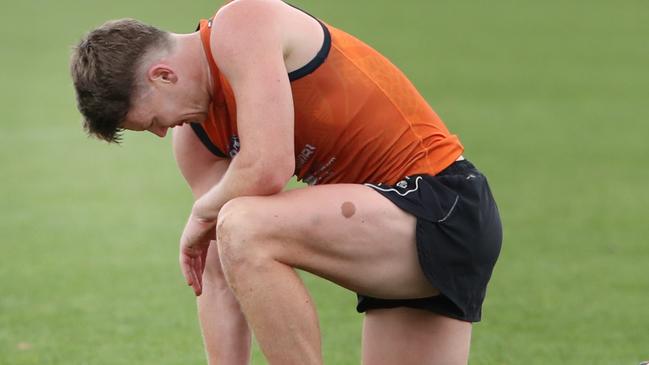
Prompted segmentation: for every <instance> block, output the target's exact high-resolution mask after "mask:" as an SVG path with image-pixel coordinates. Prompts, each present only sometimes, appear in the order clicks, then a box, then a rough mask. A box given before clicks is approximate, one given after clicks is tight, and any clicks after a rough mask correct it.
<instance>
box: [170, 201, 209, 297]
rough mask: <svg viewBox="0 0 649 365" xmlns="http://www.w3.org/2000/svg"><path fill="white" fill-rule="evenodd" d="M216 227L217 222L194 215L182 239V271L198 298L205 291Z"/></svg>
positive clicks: (191, 216) (190, 218) (190, 217)
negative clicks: (206, 266)
mask: <svg viewBox="0 0 649 365" xmlns="http://www.w3.org/2000/svg"><path fill="white" fill-rule="evenodd" d="M215 225H216V221H215V220H214V221H211V220H205V219H201V218H198V217H197V216H196V215H195V214H193V213H192V214H191V215H190V216H189V219H188V220H187V225H186V226H185V230H184V231H183V235H182V237H181V238H180V258H179V260H180V269H181V270H182V273H183V275H184V276H185V280H186V281H187V285H190V286H191V287H192V289H194V293H195V294H196V296H199V295H201V293H202V291H203V270H204V269H205V258H206V257H207V249H208V248H209V246H210V240H212V239H213V237H214V229H215Z"/></svg>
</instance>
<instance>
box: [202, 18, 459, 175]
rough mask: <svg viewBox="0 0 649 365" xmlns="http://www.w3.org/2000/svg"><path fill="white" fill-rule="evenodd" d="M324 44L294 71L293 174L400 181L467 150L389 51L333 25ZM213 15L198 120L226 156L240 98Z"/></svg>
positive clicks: (206, 139) (205, 25)
mask: <svg viewBox="0 0 649 365" xmlns="http://www.w3.org/2000/svg"><path fill="white" fill-rule="evenodd" d="M320 24H322V28H323V31H324V33H325V40H324V42H323V47H322V49H321V50H320V52H319V53H318V55H317V56H316V57H315V58H314V59H313V60H312V61H311V62H310V63H308V64H307V65H305V66H304V67H302V68H300V69H298V70H296V71H293V72H291V73H289V79H290V80H291V89H292V93H293V104H294V108H295V114H294V115H295V175H296V176H297V177H298V179H299V180H302V181H304V182H306V183H307V184H311V185H312V184H332V183H385V184H395V183H396V182H397V181H399V180H401V179H402V178H403V177H404V176H407V175H414V174H423V173H426V174H430V175H435V174H437V173H438V172H440V171H442V170H443V169H444V168H446V167H447V166H449V165H450V164H451V163H453V162H454V161H455V160H456V159H457V158H458V157H459V156H460V155H461V154H462V151H463V147H462V144H461V143H460V141H459V139H458V138H457V136H455V135H452V134H450V133H449V131H448V130H447V128H446V126H445V125H444V123H443V122H442V121H441V119H440V118H439V117H438V116H437V114H436V113H435V112H434V111H433V110H432V109H431V107H430V106H429V105H428V103H427V102H426V101H425V100H424V98H423V97H422V96H421V95H420V94H419V92H418V91H417V90H416V89H415V87H414V86H413V85H412V83H411V82H410V81H409V80H408V79H407V78H406V76H405V75H404V74H403V73H402V72H401V71H400V70H399V69H398V68H397V67H396V66H394V65H393V64H392V63H390V61H388V60H387V59H386V58H385V57H384V56H382V55H381V54H379V53H378V52H377V51H375V50H374V49H372V48H371V47H369V46H368V45H366V44H364V43H363V42H361V41H360V40H358V39H356V38H354V37H353V36H351V35H349V34H347V33H345V32H343V31H341V30H339V29H336V28H334V27H332V26H330V25H328V24H324V23H323V22H320ZM211 25H212V24H211V20H201V22H200V26H199V29H200V34H201V39H202V42H203V47H204V50H205V53H206V56H207V58H208V61H209V64H210V69H211V72H212V77H213V78H214V85H215V86H214V88H215V90H214V95H213V100H212V105H211V106H210V108H211V110H210V113H209V115H208V118H207V120H206V121H205V122H204V123H203V124H202V125H201V124H192V128H193V129H194V131H195V132H196V134H197V135H198V137H199V138H200V139H201V141H202V142H203V144H204V145H205V146H206V147H207V148H208V149H209V150H210V151H211V152H212V153H214V154H216V155H218V156H221V157H224V158H227V157H234V156H235V155H236V153H237V152H238V151H239V145H240V143H239V137H238V135H237V118H236V114H237V113H236V103H235V99H234V95H233V92H232V88H231V87H230V84H229V83H228V81H227V80H226V79H225V77H224V76H223V74H221V73H220V72H219V69H218V66H217V64H216V63H215V61H214V59H213V57H212V52H211V48H210V34H211Z"/></svg>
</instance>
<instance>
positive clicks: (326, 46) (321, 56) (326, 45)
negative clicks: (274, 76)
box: [285, 2, 331, 81]
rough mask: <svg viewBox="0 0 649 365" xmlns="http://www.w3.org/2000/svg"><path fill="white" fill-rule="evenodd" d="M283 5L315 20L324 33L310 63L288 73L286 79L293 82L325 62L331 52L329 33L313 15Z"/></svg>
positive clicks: (295, 7)
mask: <svg viewBox="0 0 649 365" xmlns="http://www.w3.org/2000/svg"><path fill="white" fill-rule="evenodd" d="M285 4H286V5H289V6H291V7H293V8H294V9H297V10H299V11H301V12H303V13H304V14H306V15H308V16H310V17H311V18H313V19H315V20H316V21H317V22H318V23H320V26H321V27H322V31H323V32H324V40H323V41H322V47H321V48H320V50H319V51H318V54H316V55H315V57H314V58H313V59H312V60H311V61H309V63H307V64H306V65H304V66H302V67H300V68H298V69H297V70H294V71H291V72H289V73H288V79H289V80H290V81H295V80H297V79H301V78H302V77H304V76H306V75H308V74H310V73H312V72H313V71H315V70H317V69H318V67H320V65H322V64H323V63H324V62H325V61H326V60H327V56H329V51H330V50H331V33H329V29H328V28H327V26H326V25H325V24H324V23H323V22H321V21H320V19H318V18H316V17H314V16H313V15H311V14H309V13H307V12H306V11H304V10H302V9H300V8H298V7H297V6H295V5H291V4H289V3H286V2H285Z"/></svg>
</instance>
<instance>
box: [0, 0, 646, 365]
mask: <svg viewBox="0 0 649 365" xmlns="http://www.w3.org/2000/svg"><path fill="white" fill-rule="evenodd" d="M294 4H295V5H298V6H300V7H302V8H304V9H306V10H308V11H309V12H311V13H313V14H314V15H316V16H319V17H321V18H322V19H324V20H326V21H328V22H329V23H331V24H333V25H335V26H338V27H341V28H342V29H345V30H347V31H348V32H350V33H352V34H354V35H356V36H358V37H359V38H361V39H363V40H365V41H366V42H367V43H369V44H371V45H372V46H374V47H375V48H377V49H378V50H380V51H381V52H383V53H384V54H385V55H387V56H388V57H389V58H390V59H392V60H393V61H394V63H396V64H397V65H398V66H400V67H401V68H402V69H403V70H404V72H405V73H406V74H407V75H408V76H410V77H411V79H412V80H413V81H414V83H415V84H416V85H417V86H418V87H419V88H420V90H421V92H422V93H423V94H424V95H425V96H426V98H427V99H428V100H429V101H430V103H431V104H432V105H433V107H434V108H435V109H436V110H437V112H438V113H439V114H440V115H441V116H442V118H443V119H444V120H445V121H446V123H447V125H448V126H449V128H450V129H451V130H452V131H453V132H454V133H456V134H458V135H459V136H460V137H461V139H462V141H463V142H464V144H465V146H466V153H465V155H466V156H467V157H468V158H469V159H470V160H472V161H473V162H474V163H476V164H477V165H478V167H480V168H481V169H482V170H483V171H484V172H485V173H486V174H487V175H488V176H489V178H490V183H491V185H492V188H493V190H494V193H495V194H496V197H497V199H498V201H499V204H500V209H501V214H502V218H503V221H504V224H505V241H504V246H503V252H502V256H501V258H500V262H499V264H498V265H497V267H496V271H495V273H494V277H493V280H492V284H491V287H490V291H489V294H488V297H487V300H486V302H485V306H484V319H483V322H481V323H480V324H477V325H476V326H475V327H474V337H473V347H472V353H471V363H472V364H478V365H479V364H523V363H524V364H615V365H618V364H637V363H638V362H639V361H641V360H649V330H648V329H649V305H647V301H648V296H649V275H647V274H646V271H647V265H646V262H647V258H648V257H649V244H648V243H649V242H648V241H649V238H648V237H649V224H648V222H649V210H648V208H647V207H648V206H649V193H647V191H646V190H647V186H648V185H647V181H649V169H648V167H649V164H648V163H647V159H648V157H649V143H647V139H648V137H649V123H647V115H648V114H649V102H648V100H647V97H648V96H649V71H648V68H647V64H648V61H649V22H648V21H647V14H649V3H648V2H646V1H641V0H623V1H619V2H612V1H605V0H595V1H572V2H564V1H558V0H549V1H544V2H531V1H514V0H494V1H489V2H487V1H471V2H468V1H451V0H441V1H401V2H396V1H387V0H375V1H371V2H368V1H358V2H345V1H342V0H329V1H326V2H325V1H315V0H299V1H294ZM217 6H218V3H214V2H207V1H198V2H189V3H182V4H181V3H178V2H171V1H150V0H143V1H139V2H133V1H123V0H115V1H111V2H87V1H73V0H61V1H58V2H46V1H37V0H26V1H21V2H19V1H11V2H9V1H7V2H3V4H2V12H0V47H1V48H0V49H1V56H0V105H1V106H2V112H3V113H2V120H1V122H0V125H1V126H2V131H1V132H0V167H1V171H2V172H1V174H0V184H1V185H0V209H1V210H0V232H2V235H1V236H0V364H3V365H4V364H8V365H9V364H11V365H13V364H20V365H23V364H111V365H112V364H135V363H137V364H200V363H203V362H204V360H203V358H204V357H203V351H202V344H201V338H200V333H199V329H198V324H197V320H196V315H195V310H194V299H193V297H192V294H191V292H190V290H189V289H188V288H187V287H186V286H185V285H184V284H183V282H182V279H181V275H180V273H179V270H178V268H177V240H178V237H179V234H180V232H181V229H182V227H183V223H184V221H185V218H186V215H187V213H188V211H189V209H190V207H191V196H190V193H189V190H188V189H187V188H186V187H185V185H184V182H183V181H182V178H181V177H180V174H179V173H178V172H177V171H176V167H175V163H174V161H173V158H172V154H171V149H170V138H167V139H165V140H159V139H158V138H156V137H154V136H152V135H144V134H142V135H137V134H132V133H131V134H127V136H126V138H125V143H124V144H123V145H122V146H110V145H106V144H104V143H101V142H98V141H94V140H91V139H88V138H86V137H85V136H84V135H83V133H82V132H81V128H80V117H79V115H78V114H77V112H76V109H75V102H74V96H73V91H72V88H71V85H70V79H69V76H68V66H67V63H68V57H69V51H70V47H71V46H72V45H73V44H74V43H76V42H77V41H78V40H79V39H80V37H81V36H82V35H83V34H84V33H85V32H86V31H88V30H90V29H91V28H93V27H95V26H97V25H99V24H101V23H102V22H103V21H105V20H107V19H113V18H121V17H134V18H138V19H140V20H143V21H146V22H149V23H151V24H154V25H157V26H159V27H162V28H164V29H168V30H171V31H174V32H189V31H193V29H194V27H195V24H196V22H197V20H198V19H199V18H205V17H209V16H211V15H212V13H213V12H214V10H215V9H216V7H217ZM305 279H306V281H307V283H308V285H309V287H310V288H311V289H312V292H313V295H314V297H315V300H316V302H317V303H318V306H319V313H320V316H321V322H322V328H323V340H324V352H325V360H326V362H327V363H328V364H356V363H358V362H359V358H360V355H359V343H360V322H361V316H360V315H358V314H356V313H355V311H354V304H355V296H354V295H353V294H352V293H349V292H347V291H345V290H342V289H339V288H336V287H335V286H333V285H331V284H329V283H327V282H324V281H322V280H319V279H316V278H314V277H311V276H305ZM254 363H255V364H263V363H264V360H263V358H262V357H261V356H260V354H259V352H258V351H256V352H255V356H254Z"/></svg>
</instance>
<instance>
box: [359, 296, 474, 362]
mask: <svg viewBox="0 0 649 365" xmlns="http://www.w3.org/2000/svg"><path fill="white" fill-rule="evenodd" d="M470 343H471V323H469V322H463V321H459V320H457V319H452V318H449V317H444V316H441V315H438V314H434V313H430V312H426V311H423V310H420V309H413V308H404V307H401V308H393V309H374V310H369V311H368V312H367V313H366V315H365V319H364V321H363V364H366V365H394V364H399V365H437V364H439V365H447V364H466V363H467V362H468V357H469V346H470Z"/></svg>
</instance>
